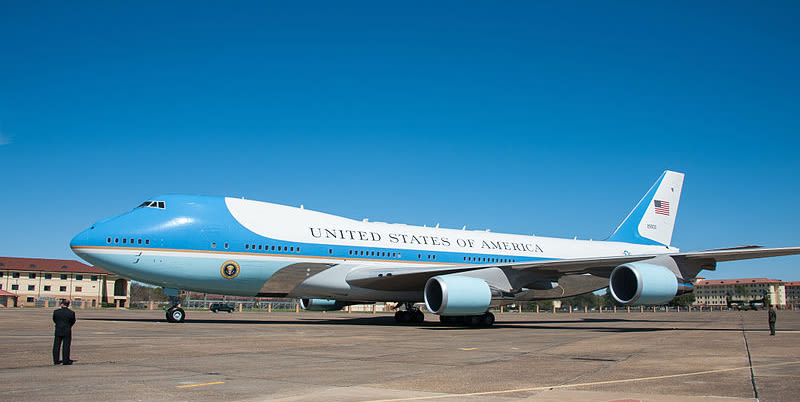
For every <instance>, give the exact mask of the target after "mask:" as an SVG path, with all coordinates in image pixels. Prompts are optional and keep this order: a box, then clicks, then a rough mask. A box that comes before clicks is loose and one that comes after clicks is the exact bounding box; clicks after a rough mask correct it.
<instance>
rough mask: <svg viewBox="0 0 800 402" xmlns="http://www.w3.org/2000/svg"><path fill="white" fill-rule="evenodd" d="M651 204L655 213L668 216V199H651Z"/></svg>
mask: <svg viewBox="0 0 800 402" xmlns="http://www.w3.org/2000/svg"><path fill="white" fill-rule="evenodd" d="M653 206H654V207H655V210H656V213H657V214H659V215H666V216H669V201H660V200H653Z"/></svg>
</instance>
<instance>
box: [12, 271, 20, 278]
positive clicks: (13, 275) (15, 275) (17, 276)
mask: <svg viewBox="0 0 800 402" xmlns="http://www.w3.org/2000/svg"><path fill="white" fill-rule="evenodd" d="M11 277H12V278H19V272H14V273H12V274H11Z"/></svg>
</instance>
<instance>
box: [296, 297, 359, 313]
mask: <svg viewBox="0 0 800 402" xmlns="http://www.w3.org/2000/svg"><path fill="white" fill-rule="evenodd" d="M349 304H350V303H346V302H343V301H338V300H328V299H300V308H302V309H303V310H308V311H338V310H341V309H343V308H344V307H345V306H347V305H349Z"/></svg>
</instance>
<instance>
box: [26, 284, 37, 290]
mask: <svg viewBox="0 0 800 402" xmlns="http://www.w3.org/2000/svg"><path fill="white" fill-rule="evenodd" d="M28 290H36V286H33V285H28Z"/></svg>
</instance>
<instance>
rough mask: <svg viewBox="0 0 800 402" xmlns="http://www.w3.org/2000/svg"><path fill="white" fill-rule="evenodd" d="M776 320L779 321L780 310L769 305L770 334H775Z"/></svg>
mask: <svg viewBox="0 0 800 402" xmlns="http://www.w3.org/2000/svg"><path fill="white" fill-rule="evenodd" d="M775 321H778V312H777V311H775V306H774V305H771V306H769V334H770V335H775Z"/></svg>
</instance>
